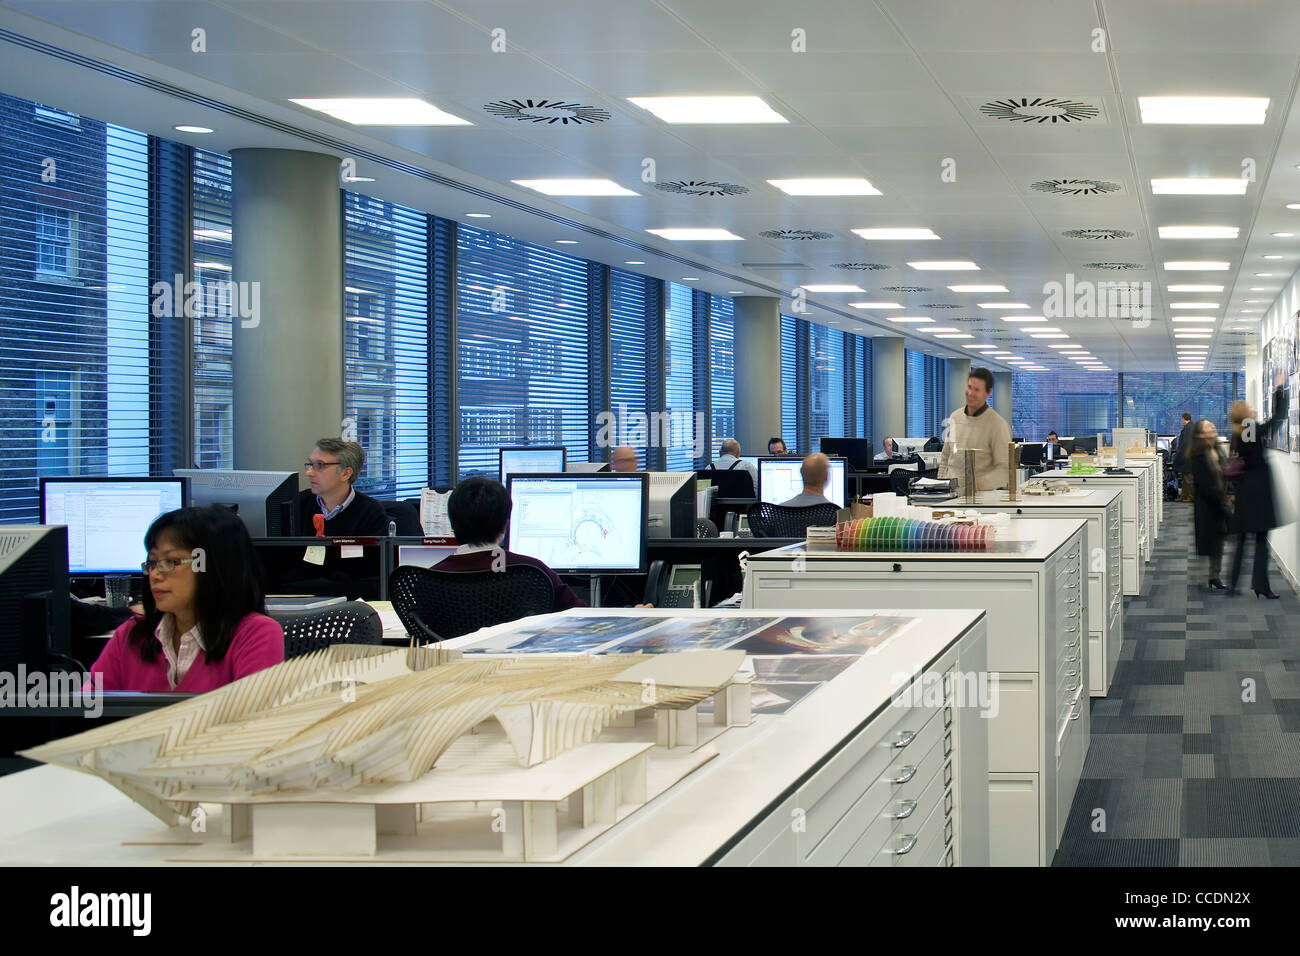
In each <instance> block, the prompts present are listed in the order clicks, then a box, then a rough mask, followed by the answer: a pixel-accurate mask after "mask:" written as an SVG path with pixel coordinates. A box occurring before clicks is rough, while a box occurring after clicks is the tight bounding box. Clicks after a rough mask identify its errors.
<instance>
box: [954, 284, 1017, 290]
mask: <svg viewBox="0 0 1300 956" xmlns="http://www.w3.org/2000/svg"><path fill="white" fill-rule="evenodd" d="M948 288H949V289H951V290H952V291H953V292H1009V291H1010V290H1009V289H1008V288H1007V287H1006V286H1004V285H950V286H948Z"/></svg>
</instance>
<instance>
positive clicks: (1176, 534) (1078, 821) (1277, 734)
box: [1053, 502, 1300, 866]
mask: <svg viewBox="0 0 1300 956" xmlns="http://www.w3.org/2000/svg"><path fill="white" fill-rule="evenodd" d="M1191 507H1192V506H1191V505H1190V504H1180V503H1177V502H1166V503H1165V521H1164V523H1163V524H1162V525H1161V529H1160V540H1159V541H1157V542H1156V553H1155V556H1154V559H1153V560H1152V561H1151V563H1149V564H1148V565H1147V576H1146V582H1145V592H1144V593H1143V594H1142V595H1140V596H1138V597H1130V598H1125V599H1124V646H1123V648H1122V650H1121V653H1120V660H1119V667H1118V669H1117V670H1116V672H1115V680H1114V682H1113V683H1112V684H1111V688H1110V693H1109V696H1107V697H1104V698H1103V697H1094V698H1093V699H1092V743H1091V746H1090V747H1089V750H1088V758H1087V760H1086V762H1085V763H1084V766H1083V779H1082V780H1080V782H1079V789H1078V791H1077V792H1076V794H1075V798H1074V806H1073V807H1072V808H1071V811H1070V817H1069V819H1068V820H1067V822H1066V826H1065V833H1064V835H1063V837H1062V840H1061V846H1060V848H1059V849H1058V850H1057V851H1056V858H1055V860H1054V861H1053V865H1055V866H1297V865H1300V627H1298V626H1297V624H1296V621H1297V620H1300V617H1298V615H1300V599H1298V598H1297V595H1296V593H1295V591H1294V590H1293V589H1292V588H1291V586H1290V585H1289V584H1288V583H1287V581H1286V579H1285V578H1284V577H1283V576H1282V573H1281V571H1280V570H1278V568H1277V566H1276V564H1275V563H1272V562H1270V570H1269V578H1270V581H1271V583H1272V587H1273V590H1274V591H1276V592H1277V593H1279V594H1281V595H1282V599H1281V600H1280V601H1268V600H1264V599H1262V598H1261V599H1257V598H1256V597H1255V595H1254V594H1253V593H1252V592H1251V591H1250V588H1249V584H1250V561H1251V557H1252V551H1251V548H1252V547H1253V545H1252V544H1250V543H1248V544H1247V545H1246V548H1247V552H1246V560H1245V566H1244V567H1243V569H1242V576H1241V581H1240V582H1239V584H1241V585H1244V586H1245V587H1244V595H1243V596H1241V597H1235V598H1231V597H1226V596H1225V595H1224V592H1222V591H1215V592H1210V591H1207V590H1206V589H1205V581H1204V577H1203V569H1204V559H1201V558H1197V557H1196V555H1195V554H1194V548H1193V542H1192V511H1191ZM1233 547H1234V544H1232V543H1230V544H1229V545H1228V547H1227V549H1226V551H1227V553H1226V554H1225V555H1224V569H1223V571H1224V578H1225V579H1226V577H1227V575H1228V572H1229V571H1230V570H1231V560H1232V549H1233ZM1189 568H1190V570H1191V573H1190V574H1189V573H1188V572H1189Z"/></svg>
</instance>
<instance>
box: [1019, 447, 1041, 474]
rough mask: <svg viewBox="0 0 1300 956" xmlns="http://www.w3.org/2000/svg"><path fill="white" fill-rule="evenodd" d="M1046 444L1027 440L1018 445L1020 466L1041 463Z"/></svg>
mask: <svg viewBox="0 0 1300 956" xmlns="http://www.w3.org/2000/svg"><path fill="white" fill-rule="evenodd" d="M1046 450H1047V445H1046V444H1044V443H1043V442H1027V443H1025V444H1023V445H1021V446H1020V464H1021V466H1022V467H1026V468H1027V467H1031V466H1034V465H1041V464H1042V463H1043V461H1044V458H1045V453H1046Z"/></svg>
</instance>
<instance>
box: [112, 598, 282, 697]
mask: <svg viewBox="0 0 1300 956" xmlns="http://www.w3.org/2000/svg"><path fill="white" fill-rule="evenodd" d="M135 620H136V619H135V618H131V619H130V620H128V621H126V622H124V623H123V624H121V625H120V626H119V627H118V629H117V630H116V631H114V632H113V636H112V638H110V639H109V642H108V644H107V646H105V648H104V650H103V652H102V653H100V655H99V658H98V659H97V660H96V661H95V663H94V664H93V665H92V666H91V668H90V672H91V673H92V674H103V675H104V690H134V691H145V692H159V691H161V692H164V693H165V692H172V688H171V686H170V685H169V684H168V683H167V656H166V655H165V654H163V652H162V649H161V648H159V649H158V655H157V656H156V657H155V658H154V659H153V661H152V662H148V661H145V660H144V659H142V658H141V657H140V654H139V652H138V651H136V650H135V648H133V647H132V646H131V642H130V639H129V635H130V632H131V626H132V625H133V624H134V623H135ZM154 640H157V639H156V638H154ZM283 660H284V630H283V629H282V628H281V627H280V625H279V624H278V623H277V622H275V621H273V620H272V619H271V618H269V617H267V616H266V615H265V614H249V615H246V616H245V617H244V619H243V620H242V621H240V622H239V626H238V627H236V628H235V636H234V637H233V638H232V639H231V641H230V647H228V648H227V649H226V653H225V655H224V656H223V657H222V658H221V660H219V661H217V662H215V663H208V658H207V655H206V654H204V653H203V652H202V651H200V652H199V656H198V658H196V659H195V661H194V663H193V664H192V665H190V669H189V670H188V671H186V672H185V676H184V677H182V678H181V680H180V683H179V684H177V685H176V688H175V691H174V693H177V694H202V693H204V692H205V691H209V690H214V689H216V688H218V687H222V686H224V685H226V684H229V683H230V682H231V681H235V680H239V678H241V677H247V676H248V675H249V674H253V673H256V672H257V671H260V670H262V669H263V668H266V667H270V666H271V665H272V664H279V663H280V662H281V661H283Z"/></svg>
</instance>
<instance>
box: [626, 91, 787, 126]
mask: <svg viewBox="0 0 1300 956" xmlns="http://www.w3.org/2000/svg"><path fill="white" fill-rule="evenodd" d="M628 102H630V103H632V104H634V105H636V106H639V107H641V109H643V110H646V111H648V112H651V113H653V114H654V115H655V116H657V117H659V118H660V119H661V120H663V121H664V122H665V123H682V124H686V123H788V122H789V120H787V119H786V118H785V117H784V116H782V115H781V114H780V113H778V112H777V111H776V110H774V109H772V107H770V106H768V105H767V103H766V102H764V101H763V99H762V97H759V96H629V97H628Z"/></svg>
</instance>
